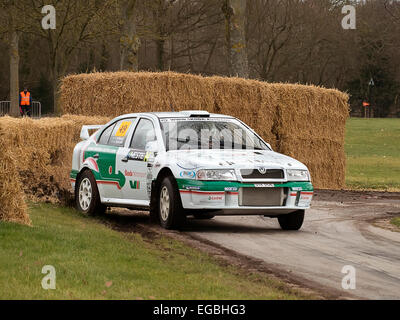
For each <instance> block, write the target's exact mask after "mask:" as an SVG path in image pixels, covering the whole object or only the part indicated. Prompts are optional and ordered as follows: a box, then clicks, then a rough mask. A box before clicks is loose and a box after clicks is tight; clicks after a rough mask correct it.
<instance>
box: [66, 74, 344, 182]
mask: <svg viewBox="0 0 400 320" xmlns="http://www.w3.org/2000/svg"><path fill="white" fill-rule="evenodd" d="M348 98H349V97H348V95H347V94H344V93H342V92H340V91H338V90H332V89H325V88H320V87H315V86H304V85H295V84H280V83H278V84H270V83H265V82H260V81H255V80H244V79H239V78H223V77H201V76H195V75H188V74H178V73H173V72H164V73H150V72H139V73H131V72H117V73H92V74H80V75H72V76H68V77H66V78H64V79H63V82H62V86H61V108H62V110H63V112H64V113H70V114H77V115H88V116H98V115H102V116H104V115H107V116H110V117H113V116H118V115H121V114H125V113H130V112H150V111H170V110H171V107H174V109H175V111H182V110H188V109H192V110H193V109H201V110H207V111H210V112H215V113H223V114H229V115H232V116H235V117H237V118H239V119H241V120H242V121H244V122H245V123H247V124H249V125H250V126H251V127H252V128H253V129H254V130H256V131H257V132H258V133H259V134H260V135H261V136H262V137H263V138H264V139H265V140H266V141H268V142H269V143H271V145H272V146H273V148H274V149H275V150H276V151H278V152H281V153H285V154H288V155H291V156H293V157H295V158H297V159H299V160H300V161H302V162H304V163H305V164H306V165H307V166H308V167H309V168H310V171H311V174H312V176H313V181H314V185H315V186H316V187H317V188H329V189H340V188H343V187H344V183H345V153H344V134H345V123H346V119H347V117H348V114H349V105H348Z"/></svg>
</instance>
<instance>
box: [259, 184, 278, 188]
mask: <svg viewBox="0 0 400 320" xmlns="http://www.w3.org/2000/svg"><path fill="white" fill-rule="evenodd" d="M254 187H256V188H275V185H274V184H255V185H254Z"/></svg>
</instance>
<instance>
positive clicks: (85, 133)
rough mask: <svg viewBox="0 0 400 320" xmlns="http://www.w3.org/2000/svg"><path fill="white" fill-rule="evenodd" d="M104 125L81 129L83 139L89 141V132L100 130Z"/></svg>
mask: <svg viewBox="0 0 400 320" xmlns="http://www.w3.org/2000/svg"><path fill="white" fill-rule="evenodd" d="M101 127H103V126H102V125H96V126H83V127H82V129H81V139H82V140H88V139H89V138H90V134H89V130H100V129H101Z"/></svg>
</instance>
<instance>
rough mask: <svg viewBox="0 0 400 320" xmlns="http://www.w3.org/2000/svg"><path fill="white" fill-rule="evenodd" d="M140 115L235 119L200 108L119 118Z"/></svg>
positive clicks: (142, 114)
mask: <svg viewBox="0 0 400 320" xmlns="http://www.w3.org/2000/svg"><path fill="white" fill-rule="evenodd" d="M138 116H155V117H157V118H159V119H165V118H190V117H197V118H199V119H201V118H202V117H204V118H206V117H207V118H226V119H234V117H232V116H228V115H222V114H216V113H208V112H207V111H200V110H193V111H192V110H187V111H181V112H142V113H128V114H124V115H121V116H119V117H118V118H127V117H138Z"/></svg>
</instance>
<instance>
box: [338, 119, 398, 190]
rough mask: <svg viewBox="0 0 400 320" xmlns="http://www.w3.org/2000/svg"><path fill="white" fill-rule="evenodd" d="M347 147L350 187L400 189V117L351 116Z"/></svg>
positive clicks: (347, 174) (347, 176)
mask: <svg viewBox="0 0 400 320" xmlns="http://www.w3.org/2000/svg"><path fill="white" fill-rule="evenodd" d="M345 148H346V155H347V173H346V184H347V186H348V187H349V188H351V189H375V190H387V191H399V190H400V119H356V118H352V119H349V120H348V123H347V134H346V145H345Z"/></svg>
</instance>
